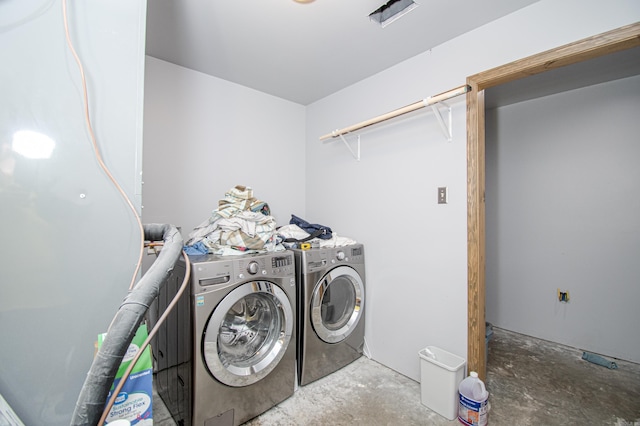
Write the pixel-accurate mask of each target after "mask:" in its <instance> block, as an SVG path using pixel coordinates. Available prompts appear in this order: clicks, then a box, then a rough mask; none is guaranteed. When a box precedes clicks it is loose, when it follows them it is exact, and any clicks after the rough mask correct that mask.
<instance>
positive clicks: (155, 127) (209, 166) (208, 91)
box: [142, 56, 305, 240]
mask: <svg viewBox="0 0 640 426" xmlns="http://www.w3.org/2000/svg"><path fill="white" fill-rule="evenodd" d="M304 128H305V117H304V107H303V106H302V105H299V104H296V103H293V102H289V101H285V100H283V99H280V98H276V97H274V96H271V95H267V94H264V93H261V92H258V91H256V90H253V89H249V88H246V87H243V86H240V85H237V84H234V83H230V82H228V81H225V80H221V79H219V78H215V77H211V76H208V75H206V74H202V73H200V72H196V71H193V70H190V69H187V68H183V67H179V66H176V65H173V64H170V63H168V62H165V61H162V60H159V59H155V58H152V57H149V56H148V57H147V62H146V77H145V115H144V160H143V171H144V176H143V181H144V185H143V207H144V208H143V214H142V217H143V219H144V222H145V223H153V222H160V223H171V224H174V225H176V226H179V227H181V228H182V235H183V238H185V240H186V239H187V237H188V235H189V233H190V232H191V231H192V230H193V228H194V227H195V226H197V225H199V224H200V223H202V222H203V221H205V220H206V219H208V218H209V216H210V215H211V212H212V211H213V210H215V209H216V208H217V207H218V201H219V200H220V199H223V198H224V194H225V192H227V191H228V190H229V189H230V188H232V187H234V186H236V185H245V186H250V187H252V188H253V191H254V196H255V197H256V198H258V199H260V200H263V201H266V202H267V203H269V207H270V208H271V214H272V215H273V216H274V217H275V219H276V222H277V223H278V225H284V224H287V223H289V219H290V218H291V214H292V213H293V214H296V215H300V216H303V215H304V214H305V210H304V209H305V204H304V202H305V186H304V180H305V172H304V171H305V165H304V150H305V146H304Z"/></svg>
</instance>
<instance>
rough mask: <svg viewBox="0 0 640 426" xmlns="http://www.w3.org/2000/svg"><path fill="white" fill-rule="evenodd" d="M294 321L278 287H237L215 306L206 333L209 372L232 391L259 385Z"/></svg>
mask: <svg viewBox="0 0 640 426" xmlns="http://www.w3.org/2000/svg"><path fill="white" fill-rule="evenodd" d="M294 320H295V319H294V318H293V310H292V307H291V302H289V299H288V298H287V295H286V293H285V292H284V291H283V290H282V289H281V288H280V287H278V286H277V285H275V284H273V283H270V282H268V281H252V282H248V283H245V284H243V285H241V286H240V287H237V288H236V289H234V290H233V291H231V292H230V293H229V294H228V295H227V296H225V298H224V299H222V301H221V302H220V303H219V304H218V306H216V308H215V309H214V311H213V312H212V314H211V317H210V318H209V322H208V324H207V327H206V329H205V335H204V338H203V348H202V350H203V352H204V360H205V362H206V364H207V368H208V369H209V372H210V373H211V374H212V375H213V376H214V377H215V378H216V379H217V380H219V381H220V382H222V383H224V384H226V385H229V386H235V387H240V386H248V385H251V384H253V383H255V382H257V381H259V380H261V379H262V378H264V377H265V376H266V375H267V374H269V373H270V372H271V371H272V370H273V369H274V368H275V367H276V366H277V365H278V362H280V360H281V359H282V357H283V356H284V354H285V351H286V349H287V347H288V345H289V342H290V340H291V335H292V333H293V322H294Z"/></svg>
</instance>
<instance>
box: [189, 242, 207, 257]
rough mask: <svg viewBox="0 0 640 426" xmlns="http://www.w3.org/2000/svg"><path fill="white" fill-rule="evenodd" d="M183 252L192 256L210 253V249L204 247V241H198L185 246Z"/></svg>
mask: <svg viewBox="0 0 640 426" xmlns="http://www.w3.org/2000/svg"><path fill="white" fill-rule="evenodd" d="M183 250H184V252H185V253H187V254H188V255H191V256H195V255H198V254H207V253H209V249H208V248H207V246H205V245H204V243H203V242H202V241H198V242H197V243H195V244H193V245H190V246H184V247H183Z"/></svg>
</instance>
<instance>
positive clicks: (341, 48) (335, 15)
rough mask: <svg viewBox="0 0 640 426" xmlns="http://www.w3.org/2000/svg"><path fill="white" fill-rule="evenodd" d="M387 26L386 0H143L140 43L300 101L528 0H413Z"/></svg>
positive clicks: (179, 62)
mask: <svg viewBox="0 0 640 426" xmlns="http://www.w3.org/2000/svg"><path fill="white" fill-rule="evenodd" d="M414 1H415V2H416V3H418V4H419V7H417V8H415V9H414V10H412V11H411V12H409V13H408V14H406V15H405V16H403V17H402V18H400V19H398V20H397V21H396V22H393V23H391V24H389V25H387V26H386V27H384V28H382V27H381V26H380V25H379V24H377V23H374V22H371V21H370V20H369V14H370V13H371V12H373V11H374V10H376V9H378V8H379V7H380V6H382V5H383V4H384V3H385V2H386V0H315V1H312V2H310V3H304V4H303V3H297V2H295V1H293V0H226V1H224V0H220V1H215V0H209V1H204V0H150V1H148V2H147V42H146V53H147V55H149V56H153V57H155V58H158V59H162V60H165V61H168V62H171V63H174V64H176V65H180V66H183V67H186V68H190V69H193V70H196V71H200V72H202V73H205V74H209V75H212V76H215V77H219V78H222V79H224V80H228V81H231V82H234V83H238V84H241V85H243V86H246V87H250V88H253V89H256V90H259V91H261V92H265V93H268V94H271V95H274V96H277V97H280V98H283V99H287V100H290V101H293V102H296V103H299V104H302V105H308V104H310V103H312V102H314V101H316V100H318V99H322V98H324V97H325V96H328V95H330V94H332V93H334V92H336V91H338V90H340V89H343V88H345V87H347V86H350V85H352V84H354V83H356V82H358V81H360V80H362V79H364V78H367V77H369V76H372V75H374V74H376V73H378V72H380V71H382V70H384V69H386V68H389V67H390V66H392V65H395V64H397V63H399V62H401V61H403V60H405V59H408V58H410V57H413V56H415V55H417V54H419V53H422V52H424V51H427V50H429V49H431V48H433V47H435V46H437V45H439V44H441V43H443V42H445V41H447V40H450V39H452V38H455V37H457V36H459V35H461V34H464V33H466V32H469V31H471V30H473V29H475V28H478V27H480V26H482V25H484V24H486V23H488V22H491V21H493V20H496V19H498V18H500V17H502V16H505V15H508V14H509V13H511V12H514V11H516V10H518V9H521V8H523V7H525V6H528V5H529V4H532V3H535V2H536V1H537V0H483V1H478V0H414Z"/></svg>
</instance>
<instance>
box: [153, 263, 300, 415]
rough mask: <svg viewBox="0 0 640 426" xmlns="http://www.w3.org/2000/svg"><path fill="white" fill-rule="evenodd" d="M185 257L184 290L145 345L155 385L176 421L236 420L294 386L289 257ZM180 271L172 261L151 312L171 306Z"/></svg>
mask: <svg viewBox="0 0 640 426" xmlns="http://www.w3.org/2000/svg"><path fill="white" fill-rule="evenodd" d="M189 261H190V264H191V278H190V285H189V287H190V288H189V291H186V292H185V294H184V295H183V296H182V297H181V298H180V299H179V301H178V303H177V305H176V307H175V309H174V310H173V311H172V312H171V314H170V315H169V316H168V317H167V320H166V322H165V323H163V324H162V326H161V328H160V329H159V332H158V335H157V337H156V339H155V341H154V342H153V343H154V345H152V349H153V354H154V359H155V362H154V368H155V375H156V389H157V392H158V394H159V395H160V397H162V399H163V401H164V402H165V405H166V406H167V408H168V410H169V412H171V415H172V417H173V418H174V420H175V421H176V423H177V424H178V425H198V426H203V425H206V426H235V425H239V424H242V423H244V422H246V421H248V420H250V419H251V418H253V417H255V416H257V415H259V414H261V413H263V412H265V411H267V410H268V409H270V408H272V407H273V406H275V405H277V404H279V403H280V402H282V401H284V400H285V399H287V398H289V397H290V396H291V395H293V392H294V390H295V387H296V303H297V300H296V279H295V262H294V254H293V252H291V251H284V252H276V253H268V254H257V255H243V256H233V257H230V256H225V257H220V256H214V255H203V256H189ZM184 274H185V265H184V262H181V263H180V262H179V264H178V265H176V267H175V269H174V271H173V273H172V275H171V277H170V278H169V281H168V282H167V284H166V285H165V287H164V288H163V289H162V291H161V293H160V295H159V297H158V299H157V306H156V307H154V309H153V311H154V312H155V314H154V315H151V316H152V317H155V318H157V317H158V316H159V315H160V313H161V312H162V311H164V308H166V306H167V305H168V304H169V303H170V301H171V297H172V296H173V295H175V294H176V291H177V288H178V287H179V285H180V283H181V282H182V278H183V277H184ZM181 277H182V278H181Z"/></svg>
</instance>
